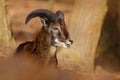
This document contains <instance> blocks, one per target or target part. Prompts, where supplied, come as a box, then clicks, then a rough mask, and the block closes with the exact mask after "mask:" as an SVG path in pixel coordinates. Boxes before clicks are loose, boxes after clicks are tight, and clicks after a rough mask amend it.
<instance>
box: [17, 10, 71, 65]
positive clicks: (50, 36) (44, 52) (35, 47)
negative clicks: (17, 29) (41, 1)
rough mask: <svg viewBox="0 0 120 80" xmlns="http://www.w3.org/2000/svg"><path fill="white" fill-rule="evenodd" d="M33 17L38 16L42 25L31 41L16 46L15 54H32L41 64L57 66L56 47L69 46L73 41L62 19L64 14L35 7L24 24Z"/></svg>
mask: <svg viewBox="0 0 120 80" xmlns="http://www.w3.org/2000/svg"><path fill="white" fill-rule="evenodd" d="M34 17H40V20H41V22H42V24H43V26H42V28H41V30H40V31H39V33H38V35H37V36H36V38H35V39H34V40H33V41H27V42H25V43H22V44H20V45H19V46H18V48H17V50H16V54H19V52H27V53H30V54H34V55H36V56H37V57H39V59H40V62H41V63H42V64H47V65H54V66H57V65H58V60H57V56H56V55H57V48H59V47H64V48H69V47H70V46H71V45H72V43H73V41H72V40H71V39H70V34H69V32H68V30H67V27H66V24H65V21H64V14H63V12H62V11H57V12H56V13H53V12H52V11H50V10H46V9H37V10H34V11H32V12H31V13H30V14H29V15H28V16H27V18H26V21H25V24H27V23H28V22H29V21H30V20H31V19H32V18H34ZM53 48H54V50H52V49H53Z"/></svg>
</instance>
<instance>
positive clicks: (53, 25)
mask: <svg viewBox="0 0 120 80" xmlns="http://www.w3.org/2000/svg"><path fill="white" fill-rule="evenodd" d="M50 26H51V27H61V25H60V23H59V22H54V23H51V25H50Z"/></svg>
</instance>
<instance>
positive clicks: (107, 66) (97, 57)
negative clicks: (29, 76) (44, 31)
mask: <svg viewBox="0 0 120 80" xmlns="http://www.w3.org/2000/svg"><path fill="white" fill-rule="evenodd" d="M35 9H49V10H51V11H53V12H56V11H57V10H61V11H63V12H64V15H65V22H66V25H67V28H68V30H69V32H70V35H71V38H72V39H73V41H74V44H73V45H72V47H71V48H70V49H62V50H61V51H60V52H59V54H58V56H57V57H58V60H59V66H60V67H61V68H66V69H71V68H72V69H73V70H74V68H76V67H77V68H78V67H79V69H80V70H84V71H90V72H91V71H95V75H97V78H96V79H93V78H92V79H91V80H116V79H120V0H92V1H91V0H0V28H1V29H0V46H1V47H0V56H1V58H2V59H3V58H8V57H9V56H11V55H13V54H14V51H15V48H16V47H17V46H18V45H19V44H20V43H23V42H25V41H32V40H33V39H34V38H35V37H36V34H37V33H38V32H39V30H40V29H41V26H42V24H41V22H40V20H39V18H34V19H32V20H31V21H30V23H29V24H28V25H25V24H24V21H25V19H26V16H27V15H28V14H29V13H30V12H31V11H32V10H35ZM12 64H13V63H12ZM9 65H11V64H9ZM84 71H83V72H84ZM103 73H105V74H107V78H106V76H104V75H105V74H103ZM88 74H91V73H87V75H88ZM102 74H103V76H102V77H103V78H100V79H99V77H101V76H98V75H102ZM108 74H109V76H108ZM95 75H94V76H95ZM110 76H112V78H111V77H110ZM104 77H105V79H104ZM109 78H110V79H109ZM113 78H115V79H113ZM83 80H87V79H83Z"/></svg>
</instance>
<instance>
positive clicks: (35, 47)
mask: <svg viewBox="0 0 120 80" xmlns="http://www.w3.org/2000/svg"><path fill="white" fill-rule="evenodd" d="M20 47H21V45H20V46H19V47H18V49H19V48H20ZM50 47H51V44H50V35H49V32H48V30H47V29H45V28H44V27H42V28H41V30H40V32H39V33H38V35H37V37H36V39H35V40H34V41H33V42H26V44H25V45H24V46H23V48H22V49H21V50H19V51H17V53H19V52H20V53H22V52H27V53H29V54H33V55H35V56H36V57H38V58H39V60H40V63H42V64H45V65H46V64H47V65H52V66H57V65H58V61H57V57H56V52H55V53H53V54H54V55H51V54H50ZM18 49H17V50H18Z"/></svg>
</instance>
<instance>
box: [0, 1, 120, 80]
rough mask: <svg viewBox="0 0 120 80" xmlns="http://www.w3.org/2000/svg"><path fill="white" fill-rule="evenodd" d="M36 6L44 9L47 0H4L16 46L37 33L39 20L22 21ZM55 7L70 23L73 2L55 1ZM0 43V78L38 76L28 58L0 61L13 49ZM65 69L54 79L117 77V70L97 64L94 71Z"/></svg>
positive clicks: (105, 79) (107, 79)
mask: <svg viewBox="0 0 120 80" xmlns="http://www.w3.org/2000/svg"><path fill="white" fill-rule="evenodd" d="M38 8H42V9H47V8H48V2H47V1H40V0H29V1H28V0H8V10H9V15H10V20H11V27H12V31H13V36H14V37H15V40H16V42H17V45H19V44H20V43H22V42H24V41H27V40H33V38H34V37H35V34H37V32H38V31H39V30H40V28H41V27H40V26H41V23H40V20H39V18H36V19H33V20H31V22H30V23H29V25H25V24H24V21H25V18H26V16H27V14H28V13H29V12H31V11H32V10H34V9H38ZM57 10H62V11H63V12H64V13H65V21H66V23H67V25H68V24H69V22H70V21H69V20H70V16H71V14H72V10H73V4H66V3H59V2H55V5H54V8H53V11H54V12H56V11H57ZM68 27H69V26H68ZM0 45H1V48H0V55H1V58H0V60H1V61H0V63H1V67H0V80H19V79H20V80H28V79H29V80H38V79H40V78H38V76H39V74H40V73H39V72H38V71H40V69H39V68H38V65H37V64H36V63H34V62H29V61H28V60H25V61H24V60H22V61H21V59H20V60H16V59H4V60H3V59H2V57H8V56H9V55H12V54H11V53H14V51H15V50H14V48H11V47H9V46H7V45H5V44H4V45H3V44H0ZM17 45H16V46H17ZM6 60H7V61H6ZM28 62H29V63H28ZM21 63H22V64H21ZM8 66H9V67H8ZM18 66H21V67H18ZM36 66H37V67H36ZM67 69H68V71H66V70H61V71H62V72H60V73H59V74H58V76H59V77H63V79H61V78H59V77H57V78H55V79H54V80H66V79H71V80H77V79H78V80H120V73H119V72H109V71H107V70H105V69H103V68H102V67H100V66H97V67H96V69H95V71H94V72H89V71H87V70H84V69H83V70H82V69H81V68H79V69H78V68H76V69H75V68H74V69H71V68H67ZM10 72H12V73H10ZM1 74H2V75H1ZM21 74H22V75H21ZM31 75H32V77H31ZM74 75H75V76H74ZM15 76H16V77H15ZM54 76H56V75H55V73H54ZM6 77H7V78H6ZM19 77H20V78H19ZM21 77H24V78H21ZM35 77H37V78H35ZM18 78H19V79H18ZM52 80H53V79H52Z"/></svg>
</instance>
